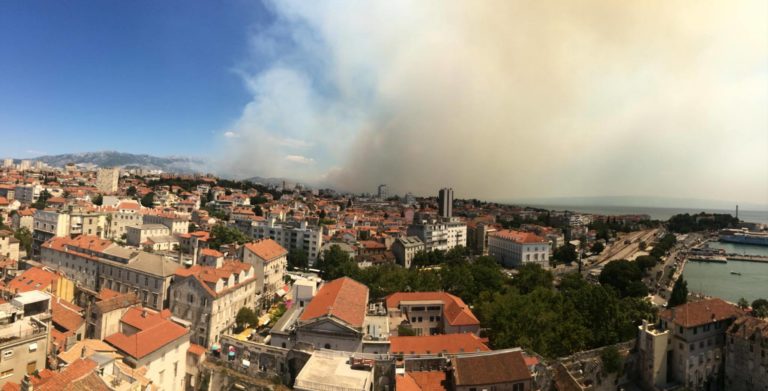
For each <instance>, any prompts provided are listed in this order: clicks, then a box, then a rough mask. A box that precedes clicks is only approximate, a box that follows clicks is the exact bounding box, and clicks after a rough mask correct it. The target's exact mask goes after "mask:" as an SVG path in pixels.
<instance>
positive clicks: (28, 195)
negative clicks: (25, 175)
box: [14, 185, 43, 205]
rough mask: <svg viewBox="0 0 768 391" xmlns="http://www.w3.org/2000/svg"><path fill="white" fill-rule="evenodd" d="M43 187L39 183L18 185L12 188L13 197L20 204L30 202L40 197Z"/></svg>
mask: <svg viewBox="0 0 768 391" xmlns="http://www.w3.org/2000/svg"><path fill="white" fill-rule="evenodd" d="M42 190H43V187H42V186H40V185H18V186H16V189H15V190H14V198H15V199H17V200H19V202H21V203H22V204H26V205H29V204H32V203H34V202H35V201H37V199H38V197H40V192H41V191H42Z"/></svg>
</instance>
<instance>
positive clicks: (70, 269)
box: [40, 235, 180, 310]
mask: <svg viewBox="0 0 768 391" xmlns="http://www.w3.org/2000/svg"><path fill="white" fill-rule="evenodd" d="M40 258H41V261H42V263H43V265H45V266H47V267H49V268H51V269H54V270H58V271H60V272H62V273H64V275H66V276H67V278H69V279H73V280H76V281H79V282H80V287H81V288H83V289H86V290H89V291H91V292H92V295H96V292H98V291H99V290H100V289H102V288H107V289H112V290H115V291H117V292H121V293H125V292H134V293H135V294H136V295H137V296H138V297H139V299H140V300H141V302H142V303H143V305H145V306H147V307H150V308H153V309H157V310H161V309H163V308H166V307H167V305H168V295H167V292H168V288H169V287H170V284H171V279H172V277H173V274H174V272H175V271H176V269H177V268H178V267H179V266H180V265H179V264H178V263H176V262H174V261H171V260H169V259H168V258H166V257H164V256H162V255H159V254H153V253H148V252H145V251H139V250H135V249H131V248H127V247H122V246H119V245H117V244H114V243H112V242H111V241H109V240H105V239H101V238H98V237H96V236H86V235H81V236H78V237H76V238H72V239H70V238H54V239H52V240H50V241H48V242H46V243H45V244H44V245H43V247H42V252H41V257H40Z"/></svg>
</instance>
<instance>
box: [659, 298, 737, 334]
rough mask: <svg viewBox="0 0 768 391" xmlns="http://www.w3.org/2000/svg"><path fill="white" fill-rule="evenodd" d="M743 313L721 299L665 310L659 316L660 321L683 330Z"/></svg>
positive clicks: (696, 302)
mask: <svg viewBox="0 0 768 391" xmlns="http://www.w3.org/2000/svg"><path fill="white" fill-rule="evenodd" d="M742 314H743V312H742V311H741V310H740V309H739V308H738V307H736V306H735V305H732V304H728V303H726V302H725V301H724V300H722V299H707V300H700V301H695V302H691V303H686V304H683V305H679V306H677V307H675V308H671V309H666V310H664V311H662V312H661V314H659V317H660V318H661V319H664V320H666V321H668V322H671V323H674V324H676V325H678V326H683V327H685V328H690V327H696V326H702V325H705V324H708V323H713V322H716V321H721V320H726V319H734V318H737V317H739V316H740V315H742Z"/></svg>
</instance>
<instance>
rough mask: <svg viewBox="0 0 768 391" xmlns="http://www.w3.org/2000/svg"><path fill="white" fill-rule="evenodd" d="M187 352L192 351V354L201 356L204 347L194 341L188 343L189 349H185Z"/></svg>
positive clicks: (203, 352)
mask: <svg viewBox="0 0 768 391" xmlns="http://www.w3.org/2000/svg"><path fill="white" fill-rule="evenodd" d="M187 352H188V353H192V354H194V355H195V356H198V357H200V356H202V355H203V354H205V347H203V346H200V345H198V344H196V343H190V344H189V349H187Z"/></svg>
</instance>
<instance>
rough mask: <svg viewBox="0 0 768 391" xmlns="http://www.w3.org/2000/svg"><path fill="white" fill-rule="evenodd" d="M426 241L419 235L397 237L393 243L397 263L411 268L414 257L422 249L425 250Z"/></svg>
mask: <svg viewBox="0 0 768 391" xmlns="http://www.w3.org/2000/svg"><path fill="white" fill-rule="evenodd" d="M424 249H425V247H424V242H422V241H421V239H419V238H418V237H417V236H406V237H404V238H397V239H395V242H394V243H392V253H393V254H395V259H397V263H398V264H399V265H401V266H403V267H405V268H406V269H407V268H410V267H411V262H412V261H413V257H415V256H416V254H418V253H419V252H420V251H424Z"/></svg>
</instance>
